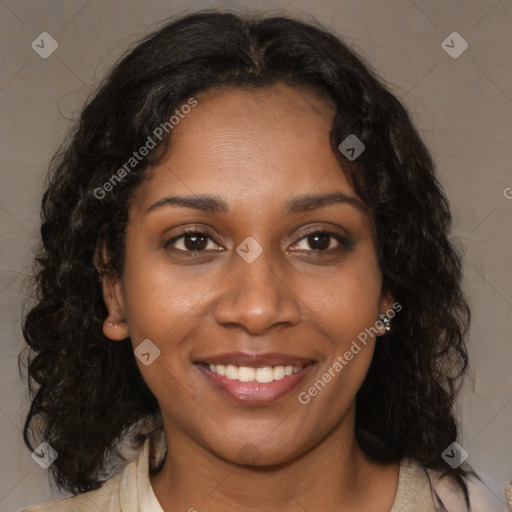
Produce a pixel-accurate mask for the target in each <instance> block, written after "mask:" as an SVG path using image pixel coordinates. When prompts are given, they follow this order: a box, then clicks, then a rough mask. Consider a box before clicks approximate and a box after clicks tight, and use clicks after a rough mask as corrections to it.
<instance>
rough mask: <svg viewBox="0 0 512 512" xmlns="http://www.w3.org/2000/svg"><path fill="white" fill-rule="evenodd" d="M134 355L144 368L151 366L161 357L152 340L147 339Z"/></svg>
mask: <svg viewBox="0 0 512 512" xmlns="http://www.w3.org/2000/svg"><path fill="white" fill-rule="evenodd" d="M133 353H134V354H135V356H136V357H137V359H139V361H140V362H141V363H142V364H143V365H144V366H149V365H150V364H151V363H152V362H153V361H154V360H155V359H156V358H157V357H158V356H159V355H160V349H159V348H158V347H157V346H156V345H155V344H154V343H153V342H152V341H151V340H149V339H145V340H144V341H143V342H142V343H140V344H139V346H138V347H137V348H136V349H135V350H134V351H133Z"/></svg>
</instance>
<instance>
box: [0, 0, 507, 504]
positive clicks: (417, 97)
mask: <svg viewBox="0 0 512 512" xmlns="http://www.w3.org/2000/svg"><path fill="white" fill-rule="evenodd" d="M209 7H217V8H223V9H238V10H243V9H258V10H266V9H268V8H272V9H276V8H284V9H286V10H287V11H288V12H290V13H292V14H293V13H294V14H299V15H300V16H302V17H305V18H306V19H307V17H308V16H309V15H313V16H314V17H316V18H317V19H318V20H319V21H320V22H322V23H324V24H325V25H326V26H327V27H330V28H332V29H334V30H335V31H336V32H337V33H338V35H340V36H342V37H343V38H344V39H345V41H346V42H347V43H349V44H350V45H352V46H355V48H356V50H358V51H359V52H360V53H362V54H363V55H364V56H365V57H366V58H367V59H368V61H369V62H370V63H371V64H372V65H373V67H374V68H375V69H376V70H377V72H378V73H380V75H381V76H382V77H383V78H385V79H386V80H387V81H388V83H389V85H390V87H391V89H392V91H393V92H394V93H395V94H396V95H397V96H398V97H399V98H401V99H402V100H403V102H404V103H405V105H406V106H407V107H408V109H409V110H410V112H411V114H412V116H413V119H414V121H415V123H416V125H417V127H418V129H419V131H420V133H421V135H422V136H423V138H424V140H425V142H426V143H427V145H428V146H429V148H430V149H431V151H432V154H433V157H434V159H435V160H436V163H437V166H438V170H439V175H440V179H441V181H442V183H443V185H444V187H445V189H446V191H447V194H448V197H449V198H450V200H451V204H452V208H453V213H454V217H455V233H454V234H455V236H456V237H457V240H458V243H459V244H460V246H461V247H463V248H464V251H465V258H466V260H465V288H466V290H467V292H468V294H469V297H470V301H471V306H472V312H473V323H472V329H471V333H470V339H469V350H470V357H471V362H472V372H473V376H474V379H473V383H472V382H471V380H468V381H467V385H466V387H465V389H464V393H463V394H462V396H461V398H460V400H459V402H458V410H459V414H460V418H461V423H462V441H461V443H462V445H463V446H464V448H465V449H466V450H467V452H468V453H469V462H471V463H472V464H473V465H474V467H475V468H476V469H477V470H478V471H479V472H480V474H481V476H482V478H483V479H484V481H485V483H486V486H487V488H488V489H489V492H490V493H492V496H493V497H492V499H493V500H494V502H493V503H494V505H495V510H505V499H504V495H503V488H504V486H505V484H506V483H507V482H509V481H510V480H511V479H512V431H511V426H512V374H511V372H510V365H511V361H512V343H511V335H510V333H511V332H512V273H511V272H510V269H511V259H512V242H511V236H510V235H511V233H512V220H511V219H512V215H511V213H512V199H507V197H506V196H507V195H508V197H509V198H512V189H511V188H509V187H512V173H511V167H510V165H511V161H512V140H511V127H512V126H511V124H512V122H511V120H512V117H511V114H512V66H511V57H510V56H511V55H512V30H511V24H512V2H511V1H510V0H501V1H497V0H489V1H487V0H486V1H484V0H479V1H451V2H448V1H422V0H415V1H412V0H395V1H389V0H388V1H382V0H371V1H370V0H366V1H364V2H360V1H357V0H342V1H340V0H337V1H335V0H316V1H315V2H306V1H303V0H291V1H290V0H283V1H258V2H252V3H250V2H247V4H245V3H244V2H242V1H231V2H230V1H224V2H222V1H215V0H210V1H209V2H207V1H202V2H200V1H196V2H190V3H188V4H187V3H186V2H179V1H176V0H168V1H164V0H151V1H146V2H140V3H138V2H136V1H132V0H127V1H119V0H117V1H110V2H105V1H101V0H90V1H87V0H60V1H47V2H43V1H28V0H19V1H16V0H0V29H1V31H0V48H1V50H0V51H1V57H2V61H1V75H0V110H1V121H2V122H1V151H2V152H1V154H2V165H1V172H0V239H1V246H0V309H1V311H2V315H1V319H0V329H1V347H0V349H1V352H0V384H1V390H0V432H1V438H0V439H1V446H0V461H1V463H0V511H3V512H5V511H16V510H19V509H21V508H23V507H25V506H29V505H34V504H39V503H43V502H47V501H51V500H53V499H57V498H61V497H64V496H67V494H63V495H58V494H56V493H55V492H54V493H52V492H51V490H50V488H49V486H48V483H47V473H46V472H45V471H44V470H43V469H41V468H40V467H39V466H38V465H37V464H36V463H35V462H34V461H33V460H32V458H31V457H30V453H29V452H28V450H27V449H26V447H25V446H24V444H23V443H22V439H21V431H20V427H21V424H22V423H21V422H22V419H23V415H24V414H25V412H26V409H27V396H26V391H25V384H24V383H22V381H21V380H20V378H19V376H18V371H17V363H16V357H17V354H18V353H19V351H20V349H21V347H22V346H23V339H22V336H21V332H20V321H21V311H22V305H23V301H24V300H26V298H27V296H26V294H25V292H24V289H23V287H22V284H23V279H24V276H25V275H26V274H27V273H29V272H30V262H31V259H32V257H33V250H34V244H35V243H36V240H37V235H38V223H39V204H40V197H41V192H42V187H43V176H44V173H45V171H46V168H47V166H48V162H49V159H50V157H51V155H52V153H53V151H54V150H55V149H56V147H57V145H58V144H59V142H60V141H61V140H62V138H63V136H64V134H65V132H66V129H67V127H68V126H69V121H68V119H70V118H72V117H74V116H76V115H77V113H78V112H79V109H80V106H81V105H82V103H83V101H84V100H85V99H86V97H87V96H88V94H89V93H90V92H91V90H92V87H93V85H94V84H97V83H98V80H99V79H100V78H101V77H102V76H103V75H104V73H105V71H106V69H107V67H108V66H109V65H110V64H112V63H113V61H114V60H115V59H116V58H117V57H118V56H119V55H120V53H121V52H123V51H124V50H125V49H127V48H128V46H129V45H131V44H132V43H134V42H135V41H136V40H137V39H139V38H140V37H141V36H143V35H144V34H145V33H147V32H148V31H151V30H152V29H153V28H154V27H155V24H157V23H159V22H160V20H162V19H163V18H166V17H168V16H171V15H174V14H178V13H184V12H190V11H194V10H197V9H202V8H209ZM44 31H46V32H48V33H50V34H51V36H52V37H53V38H54V39H55V40H56V41H57V42H58V44H59V46H58V49H57V50H56V51H55V52H54V53H53V54H52V55H51V56H50V57H49V58H47V59H43V58H41V57H40V56H39V55H38V54H37V53H36V52H35V51H34V50H33V49H32V48H31V43H32V41H33V40H34V39H35V38H36V37H37V36H38V35H39V34H41V33H42V32H44ZM454 31H456V32H458V33H460V34H461V36H462V37H463V38H464V39H465V40H466V41H467V42H468V44H469V47H468V49H467V50H466V51H465V52H464V53H462V54H461V55H460V56H459V57H458V58H456V59H454V58H452V57H450V56H449V55H448V54H447V53H446V52H445V51H444V50H443V48H442V47H441V43H442V41H443V40H444V39H445V38H446V37H447V36H448V35H449V34H451V33H452V32H454Z"/></svg>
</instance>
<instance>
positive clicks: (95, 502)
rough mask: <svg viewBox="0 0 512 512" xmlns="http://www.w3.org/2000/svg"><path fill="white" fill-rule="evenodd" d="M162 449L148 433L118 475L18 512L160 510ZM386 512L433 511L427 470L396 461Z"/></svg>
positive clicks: (158, 435) (158, 436) (159, 439)
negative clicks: (157, 486)
mask: <svg viewBox="0 0 512 512" xmlns="http://www.w3.org/2000/svg"><path fill="white" fill-rule="evenodd" d="M165 450H166V442H165V436H164V431H163V429H160V430H157V431H155V432H154V433H152V434H151V435H150V436H148V438H147V439H146V441H145V442H144V445H143V447H142V449H141V451H140V453H139V455H138V456H137V459H136V460H134V461H132V462H131V463H129V464H128V465H127V466H126V467H125V468H124V470H123V471H122V472H121V474H118V475H115V476H113V477H112V478H110V479H108V480H106V481H105V483H104V484H103V485H102V487H101V488H100V489H96V490H94V491H89V492H86V493H83V494H78V495H76V496H73V497H71V498H67V499H64V500H60V501H54V502H52V503H47V504H45V505H40V506H36V507H32V508H28V509H25V510H24V511H22V512H96V511H101V512H164V510H163V508H162V507H161V505H160V503H159V502H158V500H157V498H156V496H155V494H154V492H153V489H152V487H151V483H150V480H149V468H150V466H151V467H155V466H158V465H159V464H160V463H161V462H162V460H163V458H164V457H165ZM192 505H193V504H192ZM390 512H434V505H433V501H432V495H431V487H430V483H429V480H428V477H427V473H426V472H425V470H424V469H423V468H422V467H421V466H420V465H419V464H417V463H416V462H413V461H410V460H403V461H402V463H401V464H400V472H399V477H398V488H397V493H396V496H395V501H394V503H393V507H392V508H391V511H390Z"/></svg>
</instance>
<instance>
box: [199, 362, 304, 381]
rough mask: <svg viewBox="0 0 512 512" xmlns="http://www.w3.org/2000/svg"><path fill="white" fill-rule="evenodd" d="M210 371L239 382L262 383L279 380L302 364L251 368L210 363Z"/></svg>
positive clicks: (301, 367) (298, 368) (297, 369)
mask: <svg viewBox="0 0 512 512" xmlns="http://www.w3.org/2000/svg"><path fill="white" fill-rule="evenodd" d="M209 368H210V371H211V372H213V373H216V374H217V375H220V376H221V377H226V378H227V379H230V380H238V381H239V382H254V381H256V382H259V383H260V384H264V383H267V382H272V381H274V380H281V379H284V377H287V376H288V375H291V374H292V373H297V372H299V371H300V370H302V369H303V368H304V367H303V366H291V365H290V366H273V367H272V366H262V367H260V368H251V367H250V366H235V365H233V364H228V365H227V366H225V365H223V364H210V365H209Z"/></svg>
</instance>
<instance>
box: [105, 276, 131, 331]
mask: <svg viewBox="0 0 512 512" xmlns="http://www.w3.org/2000/svg"><path fill="white" fill-rule="evenodd" d="M101 286H102V294H103V301H104V302H105V306H106V307H107V311H108V315H107V318H105V321H104V322H103V334H104V335H105V336H106V337H107V338H109V339H111V340H116V341H117V340H124V339H126V338H128V337H129V335H130V333H129V330H128V324H127V322H126V314H125V308H124V301H123V295H122V292H121V284H120V282H119V281H116V282H115V283H114V282H112V280H111V279H109V278H107V277H103V278H102V285H101Z"/></svg>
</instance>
